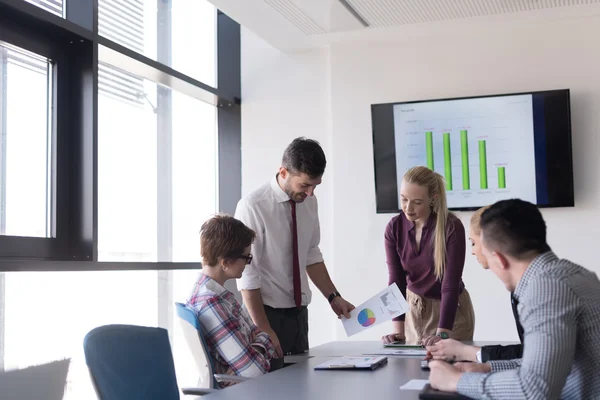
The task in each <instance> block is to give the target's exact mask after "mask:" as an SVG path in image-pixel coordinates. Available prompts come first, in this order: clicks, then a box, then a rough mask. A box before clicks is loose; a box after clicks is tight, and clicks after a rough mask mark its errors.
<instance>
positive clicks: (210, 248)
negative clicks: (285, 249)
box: [200, 214, 256, 267]
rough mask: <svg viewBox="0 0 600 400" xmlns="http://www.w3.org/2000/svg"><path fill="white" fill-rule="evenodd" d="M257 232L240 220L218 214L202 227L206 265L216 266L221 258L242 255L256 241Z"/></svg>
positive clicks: (203, 257)
mask: <svg viewBox="0 0 600 400" xmlns="http://www.w3.org/2000/svg"><path fill="white" fill-rule="evenodd" d="M255 236H256V234H255V233H254V231H253V230H252V229H250V228H248V227H247V226H246V225H244V223H243V222H242V221H240V220H237V219H235V218H233V217H232V216H230V215H227V214H217V215H215V216H213V217H212V218H210V219H209V220H208V221H206V222H205V223H204V224H202V228H200V255H201V256H202V262H203V264H204V265H205V266H210V267H214V266H216V265H217V264H218V263H219V259H229V258H235V257H238V256H241V255H242V254H243V253H244V250H245V249H246V247H248V246H250V245H251V244H252V242H254V237H255Z"/></svg>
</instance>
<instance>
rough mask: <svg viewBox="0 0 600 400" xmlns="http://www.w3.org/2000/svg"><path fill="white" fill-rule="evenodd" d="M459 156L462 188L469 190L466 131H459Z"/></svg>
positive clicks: (467, 139)
mask: <svg viewBox="0 0 600 400" xmlns="http://www.w3.org/2000/svg"><path fill="white" fill-rule="evenodd" d="M460 156H461V161H462V186H463V190H469V189H471V183H470V179H469V136H468V134H467V131H460Z"/></svg>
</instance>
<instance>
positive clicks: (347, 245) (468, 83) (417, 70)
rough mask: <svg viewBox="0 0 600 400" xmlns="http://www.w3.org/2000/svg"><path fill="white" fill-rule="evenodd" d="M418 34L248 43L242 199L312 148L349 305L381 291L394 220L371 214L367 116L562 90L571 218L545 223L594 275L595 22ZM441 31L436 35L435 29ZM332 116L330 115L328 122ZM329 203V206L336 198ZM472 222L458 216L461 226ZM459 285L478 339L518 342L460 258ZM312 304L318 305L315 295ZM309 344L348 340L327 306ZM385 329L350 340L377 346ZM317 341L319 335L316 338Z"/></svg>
mask: <svg viewBox="0 0 600 400" xmlns="http://www.w3.org/2000/svg"><path fill="white" fill-rule="evenodd" d="M414 29H415V31H414V33H415V34H414V35H406V30H404V31H403V32H404V35H402V36H400V35H397V36H394V35H393V34H392V33H390V34H389V35H388V37H387V39H381V38H379V39H378V40H377V41H354V42H352V43H347V42H343V41H341V42H339V43H336V44H334V45H332V46H331V48H330V49H329V50H314V51H311V52H307V53H305V54H299V55H294V56H290V55H283V54H281V53H280V52H278V51H277V50H274V49H273V48H269V47H268V45H265V44H264V43H261V40H260V39H257V38H256V37H252V40H249V37H250V36H252V35H249V34H248V33H247V32H244V35H243V37H244V40H243V42H242V44H243V46H242V47H243V60H242V70H243V77H242V78H243V79H242V86H243V92H242V95H243V102H244V106H243V116H242V135H243V144H244V147H243V167H244V168H243V170H244V176H243V182H244V192H247V191H248V190H249V189H251V188H252V187H255V186H256V185H258V184H259V183H261V182H263V181H264V179H265V176H267V177H268V176H270V175H269V174H270V173H271V172H272V170H273V168H275V167H276V166H277V165H278V160H279V157H280V153H281V151H282V150H283V148H284V147H285V144H286V143H287V142H288V141H289V140H290V139H291V138H293V137H294V136H297V135H299V134H306V135H307V136H311V137H315V138H318V139H319V140H321V141H322V142H323V145H324V147H325V149H326V151H327V153H328V156H329V160H330V164H329V166H328V171H327V175H326V179H325V180H324V182H325V183H324V185H323V189H322V190H320V192H319V194H318V195H319V198H320V203H321V218H322V219H323V220H324V223H323V225H324V236H326V237H327V239H325V240H324V243H323V251H324V252H325V255H326V259H327V261H328V265H329V268H330V271H332V275H333V279H334V282H335V283H336V285H337V286H338V288H339V290H340V291H341V292H342V293H343V294H344V295H345V296H346V297H347V298H348V299H349V300H351V301H353V302H354V303H355V304H358V303H360V302H362V301H363V300H365V299H366V298H368V297H369V296H370V295H372V294H373V293H376V292H377V291H379V290H381V289H382V287H384V286H385V285H386V283H387V270H386V266H385V259H384V252H383V231H384V229H385V225H386V223H387V222H388V220H389V219H390V218H391V217H392V215H381V214H379V215H378V214H376V213H375V190H374V182H373V176H374V173H373V156H372V137H371V120H370V105H371V104H373V103H382V102H394V101H409V100H419V99H427V98H443V97H458V96H468V95H484V94H493V93H510V92H521V91H532V90H545V89H557V88H570V89H571V101H572V119H573V121H572V127H573V155H574V171H575V201H576V207H575V208H574V209H548V210H544V211H543V214H544V217H545V219H546V222H547V224H548V228H549V242H550V244H551V246H552V247H553V249H554V250H555V251H556V252H557V253H558V254H559V256H562V257H565V258H570V259H572V260H573V261H575V262H579V263H581V264H582V265H584V266H585V267H587V268H590V269H592V270H595V271H596V272H600V265H598V263H597V262H596V259H595V255H596V252H595V245H596V243H595V242H596V237H597V236H598V233H599V229H598V224H597V222H598V219H599V217H598V215H600V204H599V203H600V202H599V201H598V200H599V197H598V194H599V193H598V191H599V189H600V184H599V183H598V178H597V176H598V174H599V172H600V167H599V164H598V163H597V159H598V150H599V149H600V147H599V144H600V143H599V139H598V137H599V135H598V130H599V126H598V110H599V108H600V79H599V78H600V69H599V68H598V65H600V47H599V46H598V45H597V40H596V38H598V37H600V18H599V17H590V18H585V19H578V20H563V21H553V22H547V23H544V22H541V21H531V22H527V21H521V22H519V23H514V24H504V25H501V26H500V25H498V26H495V27H494V28H493V29H491V28H488V27H487V26H485V25H481V24H480V25H475V24H473V25H472V29H469V25H468V23H466V22H465V26H463V27H461V29H457V30H456V32H453V31H452V30H444V29H441V28H436V27H435V26H422V27H419V26H416V27H415V28H414ZM436 29H437V30H436ZM329 112H330V113H331V114H330V115H329ZM334 193H335V196H334V195H333V194H334ZM470 215H471V214H470V213H459V216H460V218H461V219H462V221H463V223H464V224H465V226H468V220H469V218H470ZM464 280H465V283H466V286H467V288H468V290H469V291H470V293H471V296H472V298H473V303H474V306H475V312H476V318H477V322H476V331H475V338H476V339H479V340H516V339H517V335H516V330H515V328H514V323H513V321H512V315H511V312H510V306H509V300H508V293H507V292H506V291H505V289H504V288H503V286H502V285H501V284H500V283H499V281H498V280H497V279H496V278H495V277H494V276H493V275H492V273H491V272H486V271H483V270H482V269H481V267H479V265H478V264H477V263H476V262H475V260H474V259H473V258H472V257H471V256H467V263H466V265H465V273H464ZM315 298H316V299H319V300H321V299H320V298H319V296H315ZM311 312H312V316H313V318H314V319H315V321H314V322H318V323H319V325H318V326H315V325H317V324H316V323H313V324H312V325H311V329H312V330H313V333H314V335H313V336H312V338H311V339H313V343H312V344H316V342H318V343H321V342H323V341H328V340H331V338H332V335H331V334H330V332H329V331H328V329H333V331H335V339H344V338H345V335H344V332H343V330H342V329H341V327H340V325H339V324H338V323H337V322H335V321H331V318H330V311H329V309H328V308H327V307H326V303H324V302H322V301H321V302H320V303H316V302H315V304H314V305H313V306H312V307H311ZM390 328H391V324H385V325H384V326H381V327H376V328H373V329H370V330H368V331H367V332H364V333H362V334H360V335H357V336H355V337H353V338H352V339H353V340H372V339H376V338H379V337H380V336H381V335H382V334H384V333H386V332H387V331H388V330H389V329H390ZM315 331H316V332H315Z"/></svg>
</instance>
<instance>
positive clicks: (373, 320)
mask: <svg viewBox="0 0 600 400" xmlns="http://www.w3.org/2000/svg"><path fill="white" fill-rule="evenodd" d="M407 311H408V303H407V302H406V300H405V299H404V296H402V293H401V292H400V289H398V285H396V284H395V283H392V284H391V285H390V286H388V287H387V288H386V289H385V290H382V291H381V292H379V293H377V294H376V295H375V296H373V297H372V298H371V299H369V300H367V301H365V302H364V303H362V304H361V305H359V306H358V307H356V308H355V309H354V310H352V312H351V313H350V318H344V319H342V324H343V325H344V330H345V331H346V335H348V336H352V335H355V334H357V333H359V332H362V331H364V330H365V329H369V328H371V327H373V326H376V325H379V324H381V323H382V322H386V321H390V320H391V319H392V318H396V317H398V316H400V315H402V314H404V313H406V312H407Z"/></svg>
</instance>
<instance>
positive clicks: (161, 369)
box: [83, 325, 213, 400]
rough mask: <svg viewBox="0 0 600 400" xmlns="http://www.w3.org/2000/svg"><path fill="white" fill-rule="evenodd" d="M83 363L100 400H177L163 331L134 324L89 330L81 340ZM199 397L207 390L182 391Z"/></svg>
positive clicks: (173, 376) (172, 366)
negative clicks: (86, 366)
mask: <svg viewBox="0 0 600 400" xmlns="http://www.w3.org/2000/svg"><path fill="white" fill-rule="evenodd" d="M83 349H84V353H85V361H86V364H87V365H88V368H89V371H90V375H91V378H92V382H93V384H94V388H95V390H96V393H97V395H98V398H99V399H100V400H179V399H180V396H179V388H178V386H177V378H176V376H175V365H174V363H173V355H172V353H171V345H170V343H169V336H168V334H167V331H166V330H165V329H162V328H151V327H143V326H134V325H106V326H101V327H98V328H95V329H92V330H91V331H90V332H89V333H88V334H87V335H86V336H85V338H84V340H83ZM182 391H183V393H184V394H186V395H187V394H190V395H197V396H202V395H205V394H209V393H212V392H213V390H209V389H189V388H186V389H182Z"/></svg>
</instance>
